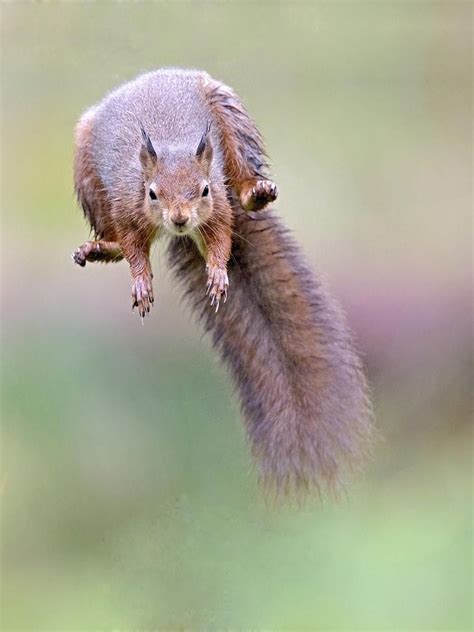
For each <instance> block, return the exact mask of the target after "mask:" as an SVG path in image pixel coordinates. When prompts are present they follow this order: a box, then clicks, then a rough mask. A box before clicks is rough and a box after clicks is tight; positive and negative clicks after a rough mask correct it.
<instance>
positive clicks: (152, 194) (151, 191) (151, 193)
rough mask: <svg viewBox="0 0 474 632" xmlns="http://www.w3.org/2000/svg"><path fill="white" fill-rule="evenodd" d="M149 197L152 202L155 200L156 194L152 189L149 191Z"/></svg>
mask: <svg viewBox="0 0 474 632" xmlns="http://www.w3.org/2000/svg"><path fill="white" fill-rule="evenodd" d="M149 195H150V198H151V199H152V200H156V193H155V192H154V191H153V189H150V191H149Z"/></svg>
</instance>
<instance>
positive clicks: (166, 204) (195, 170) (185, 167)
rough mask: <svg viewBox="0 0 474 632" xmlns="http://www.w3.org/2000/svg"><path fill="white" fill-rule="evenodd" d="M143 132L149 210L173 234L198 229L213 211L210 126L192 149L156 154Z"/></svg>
mask: <svg viewBox="0 0 474 632" xmlns="http://www.w3.org/2000/svg"><path fill="white" fill-rule="evenodd" d="M142 135H143V143H142V147H141V150H140V161H141V164H142V169H143V180H144V185H145V186H144V192H145V200H144V205H145V208H146V210H147V212H148V214H149V215H151V216H152V217H153V218H154V219H155V220H156V223H157V225H158V226H162V227H163V228H165V229H166V230H167V231H168V232H169V233H171V234H173V235H186V234H188V233H190V232H192V231H198V230H199V226H200V225H202V224H205V223H206V222H207V220H208V219H209V217H210V215H211V212H212V190H211V185H210V182H209V172H210V167H211V163H212V146H211V143H210V139H209V127H208V128H207V130H206V132H205V134H204V135H203V137H202V138H201V141H200V142H199V145H198V147H197V150H195V151H188V150H185V149H170V148H166V149H164V150H163V151H162V152H160V154H157V152H156V151H155V149H154V147H153V145H152V143H151V140H150V138H149V136H148V135H147V134H146V133H145V132H144V131H143V130H142Z"/></svg>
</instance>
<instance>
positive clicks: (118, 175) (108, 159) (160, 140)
mask: <svg viewBox="0 0 474 632" xmlns="http://www.w3.org/2000/svg"><path fill="white" fill-rule="evenodd" d="M209 80H210V77H209V75H208V74H207V73H205V72H202V71H197V70H183V69H179V68H167V69H162V70H157V71H154V72H149V73H146V74H143V75H140V76H139V77H137V78H136V79H135V80H133V81H130V82H128V83H125V84H123V85H122V86H120V87H119V88H117V89H116V90H114V91H112V92H111V93H109V94H108V95H107V96H106V97H105V98H104V99H103V100H102V101H101V102H100V103H99V104H98V105H96V106H94V107H93V108H91V109H90V110H89V111H88V112H86V113H85V115H84V116H85V117H88V118H89V119H92V126H91V127H92V133H91V141H92V142H91V152H92V155H93V158H94V162H95V165H96V168H97V171H98V174H99V176H100V178H101V180H102V182H103V185H104V187H105V189H106V190H107V192H108V193H109V195H111V196H117V193H120V191H121V190H122V189H123V188H126V189H127V190H130V188H134V187H135V186H136V184H137V182H140V181H141V177H142V174H141V167H140V163H139V160H138V156H139V149H140V144H141V134H140V126H142V127H143V128H144V129H145V130H146V132H147V134H148V135H149V137H150V139H151V141H152V143H153V146H154V147H156V148H160V147H162V146H166V147H167V148H170V147H171V148H173V147H181V148H190V149H195V148H196V147H197V145H198V143H199V140H200V139H201V137H202V135H203V132H204V131H205V130H206V126H207V124H208V123H209V122H210V121H209V119H210V111H209V106H208V104H207V103H206V101H205V95H204V86H205V84H206V82H208V81H209ZM211 140H212V141H213V146H214V149H215V157H214V160H213V163H214V164H213V166H214V167H215V168H218V169H221V168H222V156H221V152H220V147H219V139H218V136H217V130H213V129H212V128H211Z"/></svg>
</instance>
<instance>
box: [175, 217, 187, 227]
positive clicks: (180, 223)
mask: <svg viewBox="0 0 474 632" xmlns="http://www.w3.org/2000/svg"><path fill="white" fill-rule="evenodd" d="M187 222H188V218H187V217H175V218H173V224H174V225H175V226H184V225H185V224H187Z"/></svg>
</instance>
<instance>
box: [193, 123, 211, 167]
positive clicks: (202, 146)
mask: <svg viewBox="0 0 474 632" xmlns="http://www.w3.org/2000/svg"><path fill="white" fill-rule="evenodd" d="M210 130H211V123H210V121H209V122H208V124H207V126H206V131H205V132H204V134H203V135H202V138H201V140H200V141H199V145H198V148H197V149H196V157H197V158H198V159H199V161H200V162H203V163H206V164H207V166H209V165H210V164H211V162H212V155H213V150H212V144H211V138H210V136H209V132H210Z"/></svg>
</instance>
